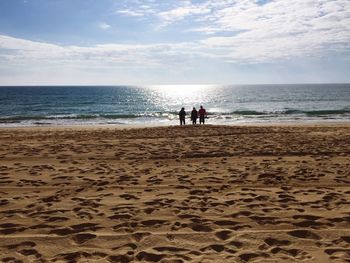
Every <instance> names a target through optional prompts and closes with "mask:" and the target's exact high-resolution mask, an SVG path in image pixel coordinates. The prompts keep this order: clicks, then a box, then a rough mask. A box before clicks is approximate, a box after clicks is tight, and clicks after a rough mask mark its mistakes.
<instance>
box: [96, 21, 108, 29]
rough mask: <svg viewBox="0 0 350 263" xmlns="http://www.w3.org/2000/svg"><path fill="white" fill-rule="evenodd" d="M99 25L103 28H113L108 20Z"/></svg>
mask: <svg viewBox="0 0 350 263" xmlns="http://www.w3.org/2000/svg"><path fill="white" fill-rule="evenodd" d="M98 26H99V28H101V29H109V28H111V25H109V24H107V23H106V22H102V23H100V24H99V25H98Z"/></svg>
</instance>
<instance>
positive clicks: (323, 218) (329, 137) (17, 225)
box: [0, 124, 350, 263]
mask: <svg viewBox="0 0 350 263" xmlns="http://www.w3.org/2000/svg"><path fill="white" fill-rule="evenodd" d="M0 143H1V144H0V145H1V147H0V262H5V263H6V262H8V263H9V262H11V263H15V262H16V263H19V262H70V263H73V262H123V263H124V262H169V263H170V262H173V263H175V262H176V263H180V262H243V263H244V262H314V263H324V262H350V125H349V124H336V125H327V124H326V125H313V126H311V125H310V126H307V125H302V126H300V125H284V126H277V125H274V126H245V127H243V126H239V127H237V126H212V125H206V126H190V125H188V126H185V127H180V126H172V127H148V128H137V129H120V127H119V128H105V127H98V128H86V127H85V128H84V127H69V128H64V127H63V128H62V127H61V128H54V127H44V128H25V129H0Z"/></svg>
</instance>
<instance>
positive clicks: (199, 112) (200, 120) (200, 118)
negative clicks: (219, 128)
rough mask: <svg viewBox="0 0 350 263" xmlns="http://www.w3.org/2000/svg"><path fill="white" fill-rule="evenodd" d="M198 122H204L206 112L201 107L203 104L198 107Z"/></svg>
mask: <svg viewBox="0 0 350 263" xmlns="http://www.w3.org/2000/svg"><path fill="white" fill-rule="evenodd" d="M198 114H199V124H202V123H203V124H204V119H205V117H207V112H206V111H205V109H204V108H203V106H201V107H200V109H199V111H198Z"/></svg>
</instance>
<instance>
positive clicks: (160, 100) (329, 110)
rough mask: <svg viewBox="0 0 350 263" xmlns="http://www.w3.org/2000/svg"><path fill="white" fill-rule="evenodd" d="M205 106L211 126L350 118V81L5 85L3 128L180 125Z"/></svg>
mask: <svg viewBox="0 0 350 263" xmlns="http://www.w3.org/2000/svg"><path fill="white" fill-rule="evenodd" d="M200 105H203V107H204V108H205V109H206V110H207V112H208V119H207V123H210V124H245V123H290V122H334V121H342V122H344V121H345V122H349V121H350V84H298V85H297V84H295V85H225V86H223V85H178V86H177V85H173V86H11V87H6V86H2V87H0V127H19V126H44V125H99V124H103V125H106V124H129V125H130V124H155V125H174V124H178V111H179V110H180V109H181V107H185V110H186V111H187V114H188V117H189V115H190V111H191V110H192V108H193V107H196V108H197V109H198V108H199V106H200ZM187 123H190V120H189V119H188V121H187Z"/></svg>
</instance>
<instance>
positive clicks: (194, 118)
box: [191, 107, 198, 124]
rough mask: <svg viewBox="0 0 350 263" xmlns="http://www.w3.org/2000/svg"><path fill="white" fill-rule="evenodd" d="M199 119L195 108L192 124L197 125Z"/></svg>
mask: <svg viewBox="0 0 350 263" xmlns="http://www.w3.org/2000/svg"><path fill="white" fill-rule="evenodd" d="M197 118H198V111H197V110H196V108H195V107H193V110H192V111H191V121H192V124H196V123H197Z"/></svg>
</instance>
